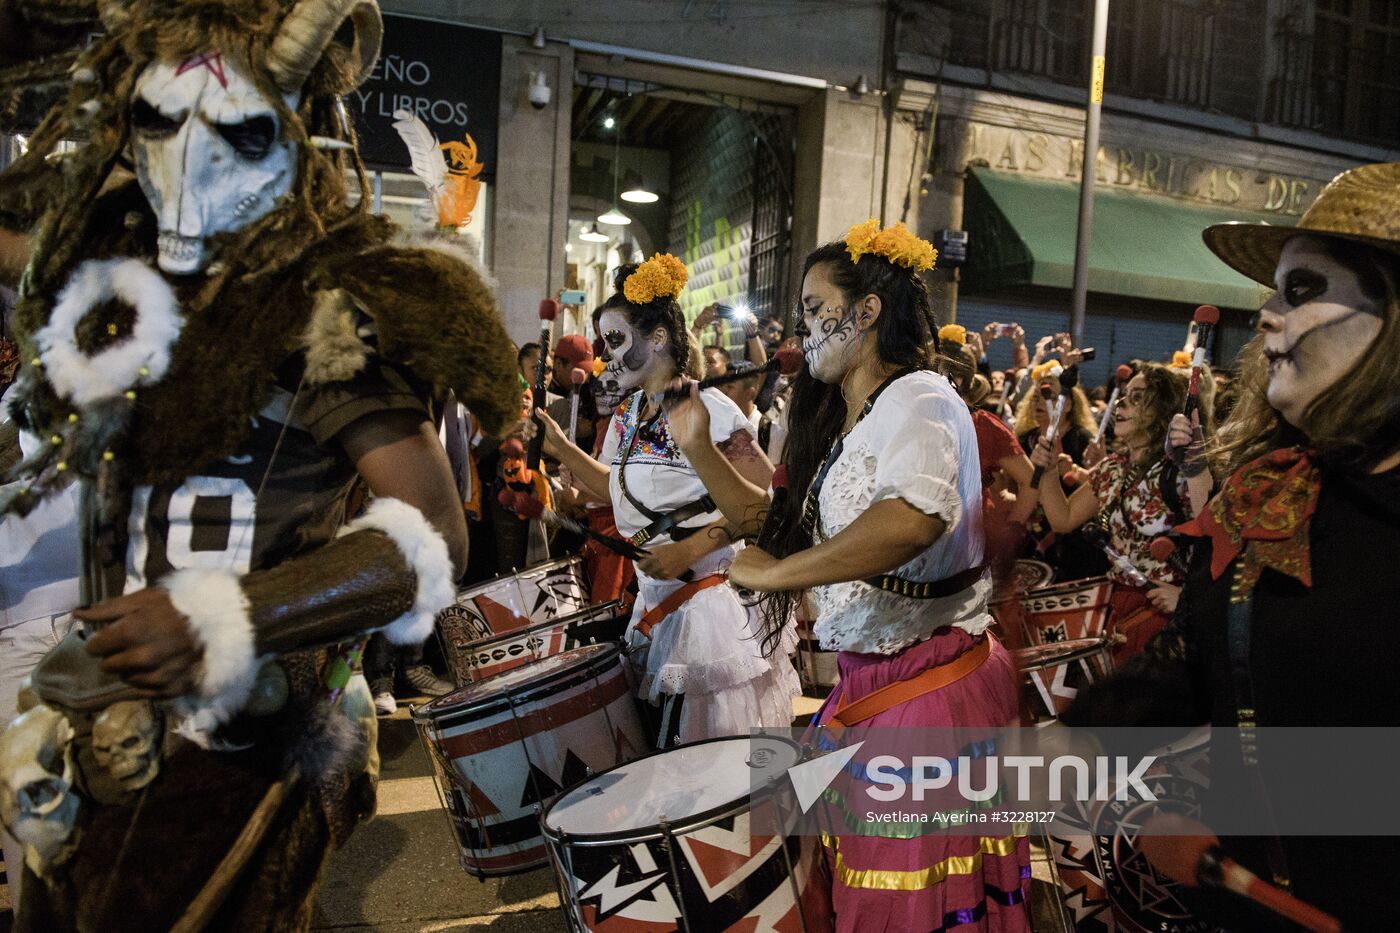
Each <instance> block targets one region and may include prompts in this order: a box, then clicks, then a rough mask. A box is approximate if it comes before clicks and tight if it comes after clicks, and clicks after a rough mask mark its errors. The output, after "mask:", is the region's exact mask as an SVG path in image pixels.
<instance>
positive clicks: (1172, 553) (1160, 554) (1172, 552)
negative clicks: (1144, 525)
mask: <svg viewBox="0 0 1400 933" xmlns="http://www.w3.org/2000/svg"><path fill="white" fill-rule="evenodd" d="M1147 553H1149V554H1151V555H1152V559H1153V560H1159V561H1161V562H1162V563H1164V564H1170V565H1171V566H1172V568H1173V569H1174V570H1177V571H1178V572H1180V573H1186V561H1184V560H1182V556H1181V549H1180V548H1178V547H1177V544H1176V542H1175V541H1174V540H1172V538H1171V537H1170V536H1169V535H1158V536H1157V537H1155V538H1153V539H1152V540H1151V542H1149V543H1148V545H1147Z"/></svg>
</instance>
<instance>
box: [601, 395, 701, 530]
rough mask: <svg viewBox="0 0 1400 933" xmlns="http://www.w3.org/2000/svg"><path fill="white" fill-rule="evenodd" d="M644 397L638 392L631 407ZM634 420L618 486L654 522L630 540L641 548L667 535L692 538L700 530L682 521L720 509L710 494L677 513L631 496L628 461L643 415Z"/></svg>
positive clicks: (640, 431) (630, 404) (650, 421)
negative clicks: (687, 525)
mask: <svg viewBox="0 0 1400 933" xmlns="http://www.w3.org/2000/svg"><path fill="white" fill-rule="evenodd" d="M641 397H642V394H641V393H640V392H638V393H637V394H636V395H634V396H632V399H631V400H630V401H629V402H628V405H629V406H630V407H635V406H637V404H638V402H639V401H640V399H641ZM635 417H636V421H635V422H633V424H632V431H631V433H629V434H628V435H627V440H626V441H625V442H624V443H623V447H622V458H621V459H620V460H619V461H618V463H617V471H618V472H617V485H618V488H620V489H621V490H622V496H623V498H625V499H626V500H627V501H628V502H629V503H630V504H631V505H632V508H634V509H636V510H637V511H638V512H640V513H642V515H644V516H646V517H647V518H649V519H651V524H649V525H647V526H646V527H645V528H643V529H642V530H641V531H638V532H637V533H636V534H634V535H632V536H631V537H630V538H629V539H628V540H630V541H631V542H632V543H633V544H635V545H637V546H638V547H642V546H643V545H645V544H646V543H647V542H648V541H651V540H652V539H654V538H659V537H661V536H662V535H664V534H667V533H670V535H671V540H673V541H684V540H685V539H686V538H688V537H690V536H691V535H692V534H694V533H695V532H696V531H698V530H699V529H698V528H681V527H680V524H681V522H687V521H690V520H691V519H692V518H695V517H696V516H697V515H706V514H708V513H710V512H713V511H715V510H716V509H717V508H718V506H717V505H715V500H714V499H712V498H710V496H709V494H708V493H706V494H705V495H703V496H701V497H700V498H699V499H696V500H695V501H694V502H687V503H686V504H685V505H683V506H681V507H680V508H678V509H675V510H674V511H671V512H657V511H653V510H652V509H649V508H647V507H646V506H645V505H643V504H642V503H641V502H640V501H638V500H637V498H636V497H635V496H633V495H632V493H631V492H630V491H629V490H628V489H627V461H628V460H630V459H631V458H632V452H633V451H634V450H636V449H637V438H638V437H640V436H641V433H642V428H643V427H644V425H643V422H642V419H641V413H640V412H636V413H635ZM660 417H661V414H660V413H659V412H658V413H657V414H656V415H655V416H654V417H652V418H651V419H649V420H648V421H647V422H646V424H654V423H655V422H656V421H657V419H659V418H660Z"/></svg>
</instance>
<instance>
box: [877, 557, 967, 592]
mask: <svg viewBox="0 0 1400 933" xmlns="http://www.w3.org/2000/svg"><path fill="white" fill-rule="evenodd" d="M985 570H986V568H985V567H983V566H981V565H980V564H979V565H978V566H976V567H969V568H967V569H966V570H962V571H959V572H958V573H955V574H953V575H952V576H951V577H944V578H943V579H942V580H931V581H927V582H925V581H922V580H906V579H904V578H903V577H897V576H895V575H894V574H892V573H887V574H883V575H881V576H878V577H867V578H866V580H865V582H866V583H868V584H870V585H871V586H873V587H875V588H876V589H879V590H884V591H885V592H888V593H895V594H897V595H899V596H907V597H909V598H910V599H942V598H944V597H945V596H952V595H953V594H955V593H961V592H962V591H963V590H965V589H967V588H968V587H970V586H972V585H973V584H974V583H976V582H977V581H978V580H980V579H982V573H983V571H985Z"/></svg>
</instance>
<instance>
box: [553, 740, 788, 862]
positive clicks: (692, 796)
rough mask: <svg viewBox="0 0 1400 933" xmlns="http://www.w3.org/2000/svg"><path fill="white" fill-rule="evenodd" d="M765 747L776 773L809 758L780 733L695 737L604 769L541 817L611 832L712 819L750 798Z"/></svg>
mask: <svg viewBox="0 0 1400 933" xmlns="http://www.w3.org/2000/svg"><path fill="white" fill-rule="evenodd" d="M759 748H763V749H765V750H767V751H769V752H771V756H772V757H771V758H769V760H768V761H766V762H764V763H763V764H762V767H763V768H765V769H768V768H772V769H774V771H776V770H779V769H781V770H783V771H786V770H787V769H788V768H791V767H792V766H793V765H795V764H797V762H798V760H799V758H800V757H801V750H800V749H799V748H798V747H797V745H796V744H795V743H793V742H791V741H789V740H787V739H784V738H780V737H777V736H762V737H756V738H753V739H750V738H748V737H737V738H732V739H713V740H710V741H705V742H694V743H692V744H690V745H682V746H680V747H678V748H674V749H671V750H670V751H665V752H661V753H659V754H656V755H649V756H648V757H646V758H640V759H638V760H636V761H632V762H628V763H627V764H624V765H619V766H618V767H616V768H613V769H612V770H611V771H604V772H603V773H602V774H599V775H598V776H597V777H594V778H593V779H592V780H589V781H586V782H584V783H583V784H580V785H579V786H578V787H575V788H574V789H573V790H571V791H569V792H568V793H566V794H564V795H563V796H562V797H560V798H559V799H558V800H557V801H555V802H554V803H553V804H552V805H551V806H550V807H549V809H548V811H546V813H545V814H544V816H543V817H542V818H541V820H542V822H543V823H544V827H545V831H546V832H550V831H553V832H556V833H561V834H564V833H567V834H568V835H569V836H610V837H612V836H622V837H626V836H636V835H645V834H647V833H649V832H656V831H657V830H658V827H659V825H660V823H661V821H662V820H663V819H664V820H666V821H667V822H668V823H672V824H677V825H684V824H693V823H696V822H704V820H705V818H706V816H707V815H709V814H712V813H716V814H717V813H722V812H724V811H725V810H727V809H730V808H732V807H734V806H735V805H736V804H738V803H741V802H742V801H744V800H746V799H748V797H749V793H750V791H751V790H752V786H751V782H752V780H753V768H754V767H755V764H754V763H752V762H751V761H750V757H751V756H752V755H753V754H754V751H755V750H756V749H759ZM770 773H771V772H770Z"/></svg>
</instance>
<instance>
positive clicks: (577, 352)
mask: <svg viewBox="0 0 1400 933" xmlns="http://www.w3.org/2000/svg"><path fill="white" fill-rule="evenodd" d="M554 358H555V359H560V360H567V361H568V362H569V364H570V365H572V366H576V367H579V368H581V369H586V370H590V371H591V370H592V369H593V347H592V346H591V345H590V344H589V342H588V338H586V337H582V336H580V335H578V334H570V335H569V336H567V337H560V338H559V342H558V343H556V344H555V345H554Z"/></svg>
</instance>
